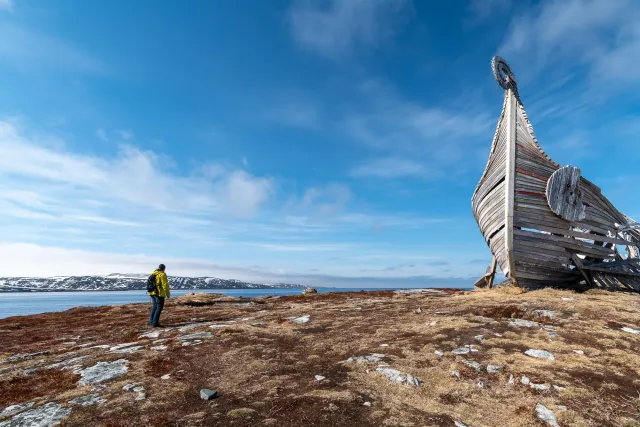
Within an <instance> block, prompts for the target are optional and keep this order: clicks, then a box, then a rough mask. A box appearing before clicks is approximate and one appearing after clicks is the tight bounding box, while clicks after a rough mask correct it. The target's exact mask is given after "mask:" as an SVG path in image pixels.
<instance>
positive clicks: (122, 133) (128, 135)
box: [116, 130, 133, 141]
mask: <svg viewBox="0 0 640 427" xmlns="http://www.w3.org/2000/svg"><path fill="white" fill-rule="evenodd" d="M116 133H117V134H118V135H119V136H120V138H122V139H123V140H125V141H128V140H130V139H133V132H131V131H130V130H117V131H116Z"/></svg>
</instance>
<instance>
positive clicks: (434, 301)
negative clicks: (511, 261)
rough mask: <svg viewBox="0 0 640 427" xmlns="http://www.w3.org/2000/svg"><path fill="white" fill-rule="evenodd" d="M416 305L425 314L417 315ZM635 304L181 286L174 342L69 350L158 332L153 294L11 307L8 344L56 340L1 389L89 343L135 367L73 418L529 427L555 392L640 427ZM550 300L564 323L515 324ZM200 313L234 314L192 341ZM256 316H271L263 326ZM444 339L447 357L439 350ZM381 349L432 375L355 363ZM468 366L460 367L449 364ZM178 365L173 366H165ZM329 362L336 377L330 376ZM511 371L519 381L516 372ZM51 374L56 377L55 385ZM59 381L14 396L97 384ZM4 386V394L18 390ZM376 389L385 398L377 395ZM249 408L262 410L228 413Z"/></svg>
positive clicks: (552, 404)
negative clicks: (497, 369) (274, 293)
mask: <svg viewBox="0 0 640 427" xmlns="http://www.w3.org/2000/svg"><path fill="white" fill-rule="evenodd" d="M198 298H199V297H198ZM562 298H572V299H571V300H563V299H562ZM418 307H421V308H422V312H421V313H416V309H417V308H418ZM637 307H640V296H638V295H628V294H612V293H608V292H601V291H590V292H586V293H583V294H577V293H572V292H563V291H557V290H541V291H535V292H526V293H525V292H523V291H521V290H518V289H495V290H487V291H478V292H455V293H453V292H452V293H450V294H448V295H445V296H441V295H434V294H416V295H397V294H394V293H392V292H389V291H383V292H372V293H367V292H356V293H348V294H347V293H345V294H317V295H311V296H291V297H285V298H277V299H267V300H264V301H263V304H256V305H236V304H235V302H234V301H219V300H218V301H217V302H216V303H215V304H210V305H209V304H203V305H200V306H197V307H196V306H189V305H183V304H181V303H178V302H177V301H175V300H174V301H172V300H169V301H168V303H167V308H166V310H165V312H164V313H163V319H164V323H165V324H167V325H168V326H169V327H170V328H169V329H165V330H160V332H161V338H168V339H169V342H167V343H165V344H166V345H168V346H169V348H168V350H167V351H166V352H154V351H151V350H149V347H150V346H151V345H152V344H151V343H150V340H147V341H144V340H143V341H142V342H143V343H144V345H145V346H146V348H145V350H143V351H140V352H137V353H133V354H127V355H117V354H110V353H106V352H105V351H104V350H95V349H93V350H92V349H88V348H68V346H67V347H64V346H63V345H62V340H59V339H58V338H63V337H64V338H65V339H67V340H68V339H69V337H77V336H78V335H79V336H80V337H79V338H77V339H74V340H73V341H78V344H81V343H85V342H92V343H95V344H117V343H121V342H127V341H138V338H137V337H138V335H139V334H140V333H143V332H146V331H148V328H147V327H146V326H145V324H146V321H147V314H148V311H147V310H148V306H145V305H130V306H122V307H118V308H115V307H113V308H109V307H106V308H99V309H95V310H86V311H85V310H74V311H70V312H65V313H56V314H48V315H41V316H30V317H24V318H13V319H5V320H0V341H2V342H3V343H5V342H7V343H8V345H7V348H6V350H5V349H3V352H6V353H7V354H5V356H9V354H10V353H27V352H32V351H37V350H43V349H47V350H50V351H51V353H50V354H47V355H43V356H40V357H37V358H34V359H26V360H23V361H20V362H16V363H13V364H11V363H5V364H0V372H2V370H1V369H2V368H3V367H4V366H11V367H15V368H16V371H15V372H9V373H6V374H2V373H0V387H1V384H5V383H6V381H8V380H9V378H27V377H22V376H20V375H18V374H16V372H21V370H22V369H28V368H31V367H34V366H41V365H43V364H46V363H51V362H52V361H59V360H61V359H64V358H65V357H70V356H67V354H68V353H69V352H71V351H73V352H74V355H76V356H78V355H87V356H89V357H88V359H87V360H85V361H83V364H84V365H85V366H90V365H91V364H93V363H95V362H96V361H100V360H115V359H117V358H121V357H125V358H127V359H128V360H129V372H128V374H127V375H125V376H124V377H121V378H119V379H117V380H116V381H113V382H111V383H108V388H107V389H106V390H105V391H103V392H101V395H103V397H105V398H106V399H107V400H108V403H107V404H105V405H101V406H99V407H86V408H74V410H73V413H72V416H71V417H70V418H69V419H67V420H66V421H65V423H64V425H66V426H84V425H92V426H94V425H95V426H113V427H115V426H121V425H122V426H124V425H127V426H137V425H145V426H169V425H171V426H174V425H175V426H201V425H211V426H232V427H233V426H254V425H257V426H261V425H268V424H269V423H272V425H277V426H285V427H297V426H308V425H314V426H331V427H341V426H344V427H347V426H348V427H357V426H415V427H418V426H454V423H455V421H461V422H464V423H465V424H467V425H469V426H474V427H478V426H514V427H516V426H517V427H521V426H536V425H538V424H537V423H538V421H536V419H535V416H534V408H535V406H536V404H537V403H542V404H544V405H545V406H547V407H548V408H549V409H551V410H553V411H554V412H555V413H556V416H557V417H558V420H559V422H560V425H561V426H563V427H565V426H581V427H582V426H584V427H592V426H593V427H595V426H627V427H631V426H634V423H636V425H637V423H638V420H639V419H640V394H638V393H639V391H640V356H639V355H638V349H639V348H640V337H638V336H636V335H632V334H629V333H625V332H622V331H620V328H621V327H623V326H629V327H635V328H636V329H637V328H638V325H639V324H640V309H638V308H637ZM536 309H545V310H552V311H554V312H555V313H556V318H554V319H542V320H541V319H535V320H536V321H537V322H539V323H543V324H542V325H541V326H544V327H547V328H553V330H552V331H551V332H553V333H555V334H556V336H555V337H552V336H550V334H549V332H550V331H549V330H545V329H543V328H542V327H537V328H516V327H512V326H510V325H509V320H510V319H512V318H521V319H533V315H532V312H533V311H534V310H536ZM303 314H308V315H310V316H311V321H310V322H309V323H307V324H297V323H294V322H292V321H290V320H289V318H292V317H298V316H301V315H303ZM245 318H248V319H250V320H242V319H245ZM192 322H202V323H206V322H219V323H229V324H232V326H231V327H227V328H224V329H215V330H212V329H209V328H208V327H207V324H204V325H202V326H200V327H197V328H196V329H194V330H190V331H188V332H185V333H184V334H187V333H193V332H199V331H212V332H213V334H214V337H213V338H211V339H208V340H205V342H204V343H203V344H201V345H198V346H188V347H183V346H181V343H180V342H179V341H177V340H176V339H175V337H176V336H178V335H183V333H179V332H178V331H177V330H176V328H175V327H178V326H181V325H185V324H187V323H192ZM254 322H259V323H260V325H258V326H251V324H252V323H254ZM52 327H53V328H54V329H53V331H55V332H52ZM478 335H483V336H484V340H483V341H482V342H481V343H480V342H478V341H476V338H475V337H476V336H478ZM34 337H37V339H35V338H34ZM383 344H386V345H387V346H385V347H381V345H383ZM466 344H475V345H477V348H478V349H479V351H478V352H477V353H471V354H469V355H463V356H456V355H453V354H452V353H451V351H452V350H453V349H455V348H459V347H461V346H463V345H466ZM63 348H65V349H63ZM529 348H534V349H543V350H547V351H550V352H552V353H553V354H554V356H555V361H547V360H540V359H533V358H530V357H528V356H526V355H525V354H524V351H525V350H527V349H529ZM436 350H437V351H442V352H444V353H445V355H444V356H443V357H439V356H436V355H435V354H434V351H436ZM574 350H581V351H583V352H584V354H583V355H580V354H576V353H574ZM371 353H384V354H385V358H384V361H385V362H386V363H388V364H389V365H390V366H391V367H393V368H395V369H399V370H401V371H404V372H407V373H410V374H412V375H414V376H416V377H418V378H420V379H421V380H422V381H424V384H423V386H422V387H419V388H413V387H408V386H404V385H399V384H394V383H391V382H390V381H389V380H388V379H387V378H385V377H384V376H382V375H381V374H379V373H377V372H375V367H376V365H375V364H373V365H370V366H366V365H353V364H346V363H344V361H345V360H346V359H347V358H348V357H350V356H359V355H366V354H371ZM1 358H2V357H0V359H1ZM464 360H472V361H476V362H478V363H480V364H481V365H482V367H483V369H482V370H481V371H480V372H478V371H476V370H474V369H473V368H470V367H468V366H466V365H465V364H464V363H463V361H464ZM488 364H497V365H502V366H504V371H503V372H501V373H498V374H493V375H490V374H488V373H487V372H486V370H485V369H484V368H486V366H487V365H488ZM18 368H19V369H18ZM454 369H455V370H458V371H459V372H460V374H461V379H457V378H455V377H453V376H452V375H451V371H452V370H454ZM52 372H62V371H56V370H54V371H52ZM65 372H66V374H63V375H68V374H69V373H68V371H65ZM165 374H170V375H171V379H170V380H161V379H160V377H161V376H162V375H165ZM56 375H57V374H56ZM315 375H322V376H324V377H326V379H325V380H324V381H322V382H318V381H316V380H315V378H314V376H315ZM511 375H513V376H514V378H515V380H516V382H515V384H509V383H508V381H509V377H510V376H511ZM523 375H526V376H527V377H529V378H530V379H531V381H532V382H534V383H536V384H547V385H559V386H562V387H565V389H564V390H562V391H555V390H553V389H551V390H548V391H535V390H532V389H531V388H530V387H525V386H524V385H522V384H520V382H519V380H520V377H521V376H523ZM47 381H49V380H46V379H44V381H43V384H50V383H49V382H47ZM129 382H133V383H136V384H141V385H143V386H144V387H145V389H146V391H147V394H148V399H147V400H146V401H143V402H137V401H135V395H134V394H133V393H125V392H123V391H122V386H123V385H124V384H127V383H129ZM478 383H481V384H483V386H484V387H483V388H479V387H478ZM60 384H63V385H62V386H61V387H60V388H55V387H53V388H52V387H46V386H40V385H37V384H35V383H32V382H30V383H24V384H23V386H24V387H22V389H23V390H27V389H28V388H29V387H28V386H33V387H34V388H33V389H32V391H31V392H30V393H32V394H29V395H27V396H28V398H27V396H25V395H24V394H22V395H21V394H15V395H12V396H14V397H12V400H10V402H9V401H5V404H8V403H21V402H24V401H27V400H30V399H33V400H38V401H41V402H46V401H60V402H62V403H64V402H66V400H68V398H69V396H70V395H74V396H75V395H81V394H83V393H84V394H87V393H89V392H91V391H90V390H88V389H87V388H84V389H75V388H74V387H75V383H74V382H71V383H65V382H64V381H60ZM64 384H66V385H64ZM69 387H70V388H71V389H70V388H69ZM201 388H214V389H216V390H218V392H219V393H220V397H219V398H218V399H215V400H213V401H210V402H205V401H202V400H201V399H200V398H199V390H200V389H201ZM18 389H21V388H20V387H18ZM18 389H16V390H18ZM0 390H5V392H4V393H5V394H6V393H7V390H8V389H0ZM0 396H3V394H0ZM65 399H66V400H65ZM364 402H371V407H368V406H365V405H364ZM0 404H1V403H0ZM559 405H564V406H566V407H567V408H568V410H567V411H562V410H560V409H559ZM242 408H251V409H253V410H255V413H253V412H251V414H250V416H247V417H233V416H229V415H228V414H230V413H231V414H234V413H239V412H240V411H236V412H234V410H238V409H242ZM249 412H250V411H249ZM265 422H266V424H265ZM273 423H275V424H273Z"/></svg>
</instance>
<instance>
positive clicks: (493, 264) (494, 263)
mask: <svg viewBox="0 0 640 427" xmlns="http://www.w3.org/2000/svg"><path fill="white" fill-rule="evenodd" d="M497 266H498V260H497V259H496V257H495V256H494V257H493V261H491V274H490V276H489V278H488V279H487V287H488V288H489V289H491V288H493V280H494V279H495V277H496V267H497Z"/></svg>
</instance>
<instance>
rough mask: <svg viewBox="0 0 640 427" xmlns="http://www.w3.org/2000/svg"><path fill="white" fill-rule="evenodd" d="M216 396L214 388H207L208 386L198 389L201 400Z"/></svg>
mask: <svg viewBox="0 0 640 427" xmlns="http://www.w3.org/2000/svg"><path fill="white" fill-rule="evenodd" d="M216 397H218V392H217V391H216V390H209V389H208V388H203V389H202V390H200V399H202V400H211V399H215V398H216Z"/></svg>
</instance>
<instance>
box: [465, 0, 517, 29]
mask: <svg viewBox="0 0 640 427" xmlns="http://www.w3.org/2000/svg"><path fill="white" fill-rule="evenodd" d="M512 5H513V0H471V1H470V2H469V14H470V23H471V24H479V23H481V22H484V21H486V20H488V19H489V18H490V17H491V16H504V15H505V14H506V13H508V12H509V11H510V10H511V7H512Z"/></svg>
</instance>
